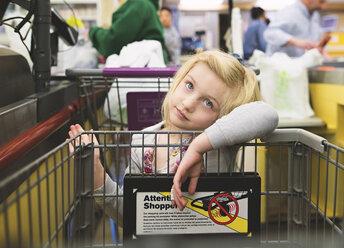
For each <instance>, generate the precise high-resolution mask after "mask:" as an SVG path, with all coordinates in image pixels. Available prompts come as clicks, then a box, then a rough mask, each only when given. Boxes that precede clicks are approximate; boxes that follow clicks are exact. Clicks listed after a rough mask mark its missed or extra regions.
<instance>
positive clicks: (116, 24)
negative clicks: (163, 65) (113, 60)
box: [89, 0, 166, 58]
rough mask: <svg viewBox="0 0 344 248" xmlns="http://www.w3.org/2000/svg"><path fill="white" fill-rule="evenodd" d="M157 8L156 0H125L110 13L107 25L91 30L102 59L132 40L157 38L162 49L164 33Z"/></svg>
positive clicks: (91, 37)
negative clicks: (106, 26) (109, 21)
mask: <svg viewBox="0 0 344 248" xmlns="http://www.w3.org/2000/svg"><path fill="white" fill-rule="evenodd" d="M158 9H159V0H127V1H126V2H125V3H124V4H123V5H121V6H120V7H119V8H118V9H117V10H116V11H115V12H114V13H113V14H112V24H111V26H110V28H108V29H106V28H101V27H93V28H91V29H90V32H89V37H90V40H91V41H92V44H93V46H94V47H95V48H96V49H97V51H98V52H99V53H100V54H101V55H103V56H104V57H105V58H107V57H109V56H110V55H111V54H119V53H120V51H121V49H122V48H123V47H124V46H126V45H128V44H129V43H132V42H135V41H142V40H157V41H159V42H160V43H161V47H162V48H163V47H164V33H163V27H162V25H161V22H160V20H159V16H158V13H157V11H158ZM164 57H166V55H165V54H164Z"/></svg>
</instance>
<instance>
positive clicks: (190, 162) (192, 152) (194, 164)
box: [172, 133, 213, 210]
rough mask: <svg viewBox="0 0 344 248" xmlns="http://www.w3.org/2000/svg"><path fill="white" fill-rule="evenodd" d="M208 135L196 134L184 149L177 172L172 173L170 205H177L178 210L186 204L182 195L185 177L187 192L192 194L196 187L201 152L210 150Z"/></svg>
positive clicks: (201, 156)
mask: <svg viewBox="0 0 344 248" xmlns="http://www.w3.org/2000/svg"><path fill="white" fill-rule="evenodd" d="M212 149H213V147H212V146H211V144H210V142H209V139H208V136H207V134H206V133H202V134H201V135H199V136H197V137H196V138H195V139H194V140H193V141H192V142H191V144H190V146H189V148H188V150H187V151H186V153H185V155H184V157H183V159H182V161H181V163H180V165H179V167H178V170H177V173H176V174H175V175H174V179H173V186H172V191H173V196H174V200H172V205H177V206H178V208H179V209H180V210H183V209H184V208H185V206H186V201H185V199H184V198H183V195H182V190H181V187H182V184H183V183H184V182H185V181H186V179H187V178H188V177H189V178H190V184H189V188H188V192H189V193H190V194H194V193H195V191H196V188H197V183H198V178H199V176H200V174H201V170H202V165H203V160H202V158H203V153H205V152H207V151H210V150H212Z"/></svg>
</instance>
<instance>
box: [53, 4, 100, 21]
mask: <svg viewBox="0 0 344 248" xmlns="http://www.w3.org/2000/svg"><path fill="white" fill-rule="evenodd" d="M101 1H103V0H66V1H63V0H51V6H52V7H55V8H56V9H57V10H58V12H59V13H60V15H61V16H62V17H63V18H65V19H69V18H70V16H71V15H72V13H71V10H70V6H71V7H72V8H73V10H74V13H75V15H76V16H77V18H79V19H81V20H82V21H86V22H94V23H95V24H98V23H99V22H100V20H101V16H102V14H101V7H100V6H101ZM66 3H68V4H69V5H70V6H67V4H66Z"/></svg>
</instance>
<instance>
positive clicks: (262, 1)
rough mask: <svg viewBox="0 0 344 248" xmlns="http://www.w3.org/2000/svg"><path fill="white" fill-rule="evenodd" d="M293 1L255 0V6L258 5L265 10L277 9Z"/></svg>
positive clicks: (293, 0)
mask: <svg viewBox="0 0 344 248" xmlns="http://www.w3.org/2000/svg"><path fill="white" fill-rule="evenodd" d="M294 2H295V0H283V1H276V0H257V3H256V6H259V7H261V8H263V9H265V10H278V9H281V8H283V7H285V6H287V5H290V4H292V3H294Z"/></svg>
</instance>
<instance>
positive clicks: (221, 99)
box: [69, 51, 278, 223]
mask: <svg viewBox="0 0 344 248" xmlns="http://www.w3.org/2000/svg"><path fill="white" fill-rule="evenodd" d="M259 100H260V93H259V89H258V84H257V79H256V76H255V73H254V72H253V71H252V70H251V69H249V68H245V67H244V66H242V65H241V63H240V62H239V61H238V60H237V59H236V58H234V57H233V56H231V55H229V54H226V53H223V52H220V51H206V52H203V53H199V54H196V55H194V56H193V57H191V58H190V59H189V61H188V62H186V63H185V64H184V65H183V66H182V67H181V68H180V69H179V71H178V72H177V73H176V75H175V78H174V80H173V84H172V87H171V89H170V90H169V92H168V93H167V95H166V98H165V100H164V102H163V121H162V122H161V123H158V124H156V125H154V126H152V127H149V128H146V129H144V130H142V131H143V133H142V134H135V135H133V137H132V144H141V145H142V144H143V140H144V144H159V145H166V144H176V145H171V146H172V147H171V146H169V147H161V146H159V147H158V148H154V147H153V148H152V147H144V149H142V148H132V153H131V166H130V167H128V168H127V170H126V172H129V171H130V172H131V173H142V172H143V173H175V172H176V171H177V169H178V166H179V164H180V162H181V158H182V157H183V155H184V153H185V152H186V150H187V144H190V147H191V146H192V144H193V142H192V139H193V137H192V135H190V134H187V133H184V134H183V135H182V137H181V134H180V133H169V134H163V133H159V134H157V135H155V133H144V132H145V131H150V132H152V131H168V132H171V131H172V132H174V131H190V130H192V131H194V130H201V131H203V130H205V129H206V128H208V127H210V128H208V129H209V130H210V131H209V132H207V135H208V136H209V137H211V136H212V135H214V140H213V142H215V143H216V142H217V141H216V140H217V136H218V134H219V133H220V136H223V137H225V140H224V141H223V138H222V139H220V140H219V144H220V145H234V144H238V143H241V142H245V141H249V140H252V139H254V138H258V137H264V136H266V135H267V134H269V133H270V132H272V131H273V130H274V129H275V128H276V126H277V123H278V115H277V112H276V111H275V110H274V109H273V108H272V107H270V106H269V105H268V104H266V103H264V102H261V101H259ZM221 117H222V118H221ZM219 118H221V119H219ZM217 119H219V120H217ZM216 120H217V121H216ZM208 129H207V130H208ZM82 131H83V129H82V128H81V126H80V125H75V126H74V125H72V126H71V127H70V131H69V136H70V137H73V136H75V135H77V134H79V133H81V132H82ZM221 133H222V134H221ZM202 137H204V134H203V136H202V135H201V138H202ZM90 139H91V137H89V136H87V135H82V136H81V142H85V143H89V142H90ZM181 140H182V144H181V145H180V141H181ZM195 140H196V141H199V139H197V138H196V139H195ZM95 142H96V140H95ZM208 143H209V142H208ZM198 144H200V145H201V146H203V144H202V143H199V142H198ZM155 147H156V146H155ZM192 147H193V146H192ZM214 147H215V145H214ZM217 147H218V146H217ZM167 149H169V152H167ZM71 150H72V151H73V147H71ZM209 150H210V149H209ZM225 150H226V151H223V152H222V153H221V156H220V157H222V158H223V160H222V161H220V167H218V164H217V163H210V162H209V163H207V165H206V166H205V168H204V169H205V170H207V171H217V170H218V168H220V172H227V171H230V170H233V169H235V168H234V161H235V155H236V152H237V149H236V148H233V147H231V148H226V149H225ZM142 153H143V154H142ZM201 157H202V156H201ZM210 157H211V156H210ZM216 157H217V155H216ZM142 158H143V159H142ZM209 160H210V161H211V158H210V159H209ZM201 161H202V159H201V158H200V159H199V161H198V164H199V165H200V166H197V167H192V168H196V170H195V171H192V173H191V176H193V178H196V177H194V174H195V172H196V174H197V173H200V171H201V167H202V165H201V164H202V162H201ZM94 166H95V169H94V188H95V193H96V194H103V192H104V190H105V193H106V194H114V193H115V192H116V188H117V185H116V183H115V182H113V181H112V180H111V179H110V177H109V176H108V175H105V177H106V178H105V179H104V169H103V166H102V165H101V163H100V160H99V153H98V152H97V153H96V154H95V163H94ZM186 167H187V168H186ZM189 167H190V165H189V166H185V165H184V166H183V173H184V174H185V175H182V176H183V177H185V176H188V175H189V174H187V173H186V172H187V171H188V168H189ZM185 168H186V169H185ZM182 176H181V175H179V177H180V178H182ZM104 182H105V185H104ZM175 185H177V184H175ZM178 185H180V181H178ZM176 190H179V188H177V189H176ZM116 193H117V192H116ZM178 196H180V194H179V191H178ZM176 200H177V199H176ZM179 200H180V199H179V198H178V202H173V203H175V204H177V205H178V207H179V208H180V209H182V203H181V202H180V201H179ZM103 202H104V200H103V199H101V198H96V203H97V204H98V205H100V206H101V207H102V208H104V210H105V212H106V213H107V214H108V215H110V216H111V217H112V218H113V219H114V220H116V221H117V223H121V218H119V220H117V219H116V216H114V215H115V213H116V211H114V208H115V209H116V208H117V207H119V209H120V210H121V209H122V206H121V205H122V201H118V199H116V198H114V197H112V198H110V197H109V198H107V199H106V200H105V205H104V204H103ZM180 203H181V204H180ZM118 212H119V213H121V211H118ZM120 217H121V216H120Z"/></svg>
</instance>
